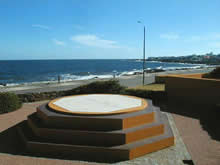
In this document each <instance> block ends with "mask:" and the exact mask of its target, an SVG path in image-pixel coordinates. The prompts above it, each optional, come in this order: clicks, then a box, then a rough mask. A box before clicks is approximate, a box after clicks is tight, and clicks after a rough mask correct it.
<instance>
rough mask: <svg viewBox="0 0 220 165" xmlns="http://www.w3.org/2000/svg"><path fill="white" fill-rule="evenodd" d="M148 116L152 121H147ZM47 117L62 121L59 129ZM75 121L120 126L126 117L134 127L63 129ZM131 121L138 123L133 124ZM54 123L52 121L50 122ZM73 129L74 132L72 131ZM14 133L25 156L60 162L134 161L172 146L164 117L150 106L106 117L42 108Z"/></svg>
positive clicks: (167, 124)
mask: <svg viewBox="0 0 220 165" xmlns="http://www.w3.org/2000/svg"><path fill="white" fill-rule="evenodd" d="M149 103H150V101H149ZM42 107H43V108H42ZM43 114H44V115H43ZM46 114H49V117H48V116H46ZM152 114H153V119H152V121H151V122H149V121H148V119H149V118H151V117H152V116H151V115H152ZM51 116H52V117H54V116H55V117H56V118H57V119H58V121H59V123H62V122H61V121H64V123H65V124H64V125H62V128H61V127H59V126H58V127H57V125H54V126H53V125H52V124H51ZM79 118H81V120H82V122H84V121H86V120H87V119H88V118H90V120H93V121H96V119H97V118H98V119H100V121H101V122H105V120H103V119H107V121H106V122H107V123H108V122H109V121H110V120H108V119H111V121H110V122H112V121H114V120H115V121H118V120H120V123H123V121H124V120H127V119H128V118H129V119H130V121H132V123H134V125H133V126H132V125H130V126H131V127H129V128H126V127H123V124H119V125H118V126H119V128H118V129H117V130H116V129H115V128H116V127H115V125H114V126H113V127H114V129H112V128H111V127H110V125H107V127H105V125H100V127H99V128H97V129H94V128H95V127H94V125H95V124H94V125H93V126H92V127H88V129H87V130H86V127H85V125H83V129H82V130H80V129H79V126H73V127H72V128H71V127H66V128H65V127H64V126H65V125H66V124H67V123H68V124H69V122H70V121H71V120H69V119H76V121H73V123H76V122H79V121H80V120H78V119H79ZM83 119H85V120H84V121H83ZM134 119H139V120H135V122H134ZM144 119H146V120H144ZM48 120H49V122H48ZM128 121H129V120H128ZM143 121H144V122H143ZM54 122H55V120H53V122H52V123H54ZM48 123H49V124H48ZM137 123H138V124H137ZM141 123H142V124H141ZM78 124H79V123H78ZM74 127H75V128H77V129H73V128H74ZM17 130H18V133H19V135H20V137H21V139H22V141H23V143H24V145H25V147H26V150H27V152H28V153H29V154H33V155H38V156H44V157H45V156H46V157H52V158H62V159H80V160H91V161H100V162H106V161H107V162H115V161H122V160H130V159H134V158H137V157H139V156H142V155H145V154H147V153H150V152H154V151H157V150H160V149H163V148H166V147H169V146H172V145H174V135H173V133H172V130H171V128H170V126H169V121H168V119H167V117H166V115H164V114H162V113H161V112H160V111H159V109H158V108H156V107H154V106H153V105H152V104H148V108H147V109H146V110H143V111H138V112H134V113H128V114H119V115H108V116H69V115H66V114H57V113H55V112H51V111H50V109H49V108H48V107H47V106H46V105H43V106H41V107H39V108H38V112H37V113H34V114H32V115H31V116H29V117H28V120H27V121H23V122H22V123H20V124H19V125H18V127H17Z"/></svg>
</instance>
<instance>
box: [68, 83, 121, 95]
mask: <svg viewBox="0 0 220 165" xmlns="http://www.w3.org/2000/svg"><path fill="white" fill-rule="evenodd" d="M123 90H125V87H123V86H121V85H120V84H119V81H117V80H109V81H96V82H92V83H90V84H86V85H81V86H80V87H78V88H74V89H72V90H70V91H67V92H66V95H75V94H92V93H112V94H114V93H121V92H122V91H123Z"/></svg>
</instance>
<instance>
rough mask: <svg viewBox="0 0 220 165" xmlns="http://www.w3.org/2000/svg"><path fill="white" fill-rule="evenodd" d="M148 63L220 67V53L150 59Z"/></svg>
mask: <svg viewBox="0 0 220 165" xmlns="http://www.w3.org/2000/svg"><path fill="white" fill-rule="evenodd" d="M147 60H148V61H160V62H178V63H192V64H208V65H219V64H220V53H219V54H213V53H212V52H211V53H206V54H203V55H196V54H192V55H188V56H178V57H176V56H163V57H149V58H148V59H147Z"/></svg>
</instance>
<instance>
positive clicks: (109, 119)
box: [37, 100, 155, 131]
mask: <svg viewBox="0 0 220 165" xmlns="http://www.w3.org/2000/svg"><path fill="white" fill-rule="evenodd" d="M147 102H148V107H147V108H145V109H144V110H140V111H137V112H132V113H123V114H114V115H70V114H65V113H58V112H55V111H53V110H51V109H50V108H49V107H48V106H47V104H43V105H41V106H39V107H38V108H37V115H38V117H39V118H41V119H42V121H43V123H44V125H45V126H47V127H48V128H50V127H51V128H53V127H56V128H64V129H66V128H70V129H74V130H87V131H88V130H90V131H111V130H118V129H126V128H131V127H136V126H140V125H143V124H147V123H152V122H154V120H155V114H154V109H155V107H154V106H153V105H152V103H151V101H149V100H147Z"/></svg>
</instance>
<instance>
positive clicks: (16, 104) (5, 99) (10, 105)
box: [0, 93, 22, 114]
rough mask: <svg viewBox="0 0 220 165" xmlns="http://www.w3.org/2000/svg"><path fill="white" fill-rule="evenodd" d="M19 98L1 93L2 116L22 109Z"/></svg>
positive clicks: (0, 109)
mask: <svg viewBox="0 0 220 165" xmlns="http://www.w3.org/2000/svg"><path fill="white" fill-rule="evenodd" d="M21 105H22V103H21V101H20V100H19V98H18V96H17V95H16V94H13V93H0V114H1V113H6V112H12V111H15V110H17V109H19V108H20V107H21Z"/></svg>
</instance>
